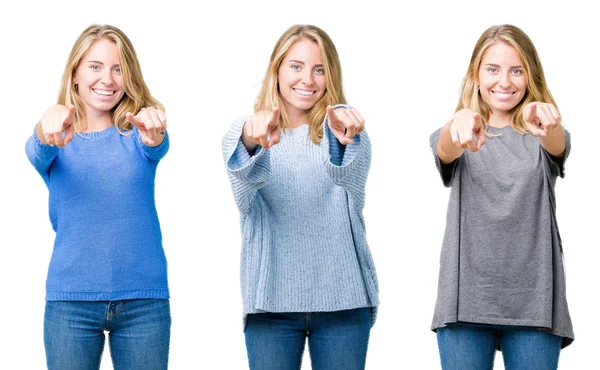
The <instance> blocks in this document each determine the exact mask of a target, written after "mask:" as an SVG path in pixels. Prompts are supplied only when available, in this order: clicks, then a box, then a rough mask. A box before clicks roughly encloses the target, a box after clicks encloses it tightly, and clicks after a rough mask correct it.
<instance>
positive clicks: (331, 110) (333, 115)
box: [327, 105, 340, 122]
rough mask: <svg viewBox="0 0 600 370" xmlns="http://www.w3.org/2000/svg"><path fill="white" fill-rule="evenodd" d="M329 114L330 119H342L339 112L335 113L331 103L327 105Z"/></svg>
mask: <svg viewBox="0 0 600 370" xmlns="http://www.w3.org/2000/svg"><path fill="white" fill-rule="evenodd" d="M327 116H328V117H329V119H330V120H331V121H335V122H338V121H339V120H340V119H339V118H338V116H337V114H336V113H335V109H333V107H332V106H331V105H328V106H327Z"/></svg>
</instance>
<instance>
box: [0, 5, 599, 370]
mask: <svg viewBox="0 0 600 370" xmlns="http://www.w3.org/2000/svg"><path fill="white" fill-rule="evenodd" d="M190 3H191V2H190ZM391 3H392V2H389V3H388V2H383V1H376V0H370V1H363V2H357V3H352V2H350V1H321V2H316V1H272V2H271V1H262V0H257V1H251V2H242V1H240V2H235V3H234V2H229V1H218V2H217V1H214V2H213V1H211V2H206V3H199V4H198V5H195V6H194V7H191V5H188V3H187V2H186V3H185V4H186V5H184V2H179V1H175V0H170V1H164V2H152V1H145V2H125V1H122V2H114V1H94V2H88V1H86V2H82V1H73V2H69V1H60V0H59V1H53V2H43V3H42V2H39V3H27V2H19V3H17V2H16V1H15V2H11V3H9V2H3V4H2V5H1V9H0V38H1V41H2V42H1V44H0V45H1V47H2V53H1V54H0V55H1V56H0V76H1V78H0V83H1V86H0V104H1V110H2V113H3V119H2V125H3V127H4V130H3V135H2V136H3V139H2V149H3V158H4V160H3V161H2V162H3V165H2V168H1V169H0V174H1V175H0V176H1V177H0V284H1V285H0V295H1V297H2V298H1V304H0V313H1V317H2V326H1V329H2V338H3V340H2V342H1V343H2V344H1V346H0V368H3V369H43V368H45V356H44V347H43V330H42V328H43V313H44V293H45V279H46V272H47V267H48V263H49V260H50V255H51V252H52V244H53V241H54V233H53V231H52V228H51V225H50V222H49V219H48V204H47V201H48V194H47V190H46V188H45V186H44V183H43V181H42V180H41V178H40V177H39V175H38V174H37V172H36V171H35V170H34V169H33V167H32V166H31V165H30V164H29V163H28V161H27V158H26V156H25V151H24V146H25V141H26V140H27V138H28V137H29V136H30V135H31V133H32V131H33V127H34V125H35V124H36V122H37V121H38V120H39V119H40V117H41V116H42V114H43V112H44V110H45V109H46V108H47V107H48V106H50V105H51V104H54V102H55V100H56V96H57V94H58V89H59V84H60V79H61V75H62V72H63V68H64V65H65V62H66V60H67V56H68V54H69V51H70V49H71V47H72V45H73V43H74V41H75V39H76V38H77V36H78V35H79V33H80V32H81V31H82V30H83V29H84V28H85V27H87V26H88V25H89V24H91V23H107V24H112V25H116V26H117V27H119V28H121V29H122V30H123V31H124V32H125V33H126V34H127V35H128V36H129V37H130V39H131V40H132V42H133V44H134V46H135V48H136V50H137V53H138V56H139V58H140V61H141V65H142V70H143V73H144V77H145V79H146V82H147V84H148V85H149V87H150V89H151V91H152V93H153V94H154V96H155V97H157V98H158V99H159V100H160V101H161V102H162V103H163V104H164V105H165V106H166V107H167V115H168V119H169V121H168V122H169V132H170V135H171V150H170V152H169V154H168V155H167V156H166V157H165V159H164V160H163V161H162V162H161V164H160V166H159V170H158V173H157V180H156V181H157V186H156V198H157V207H158V212H159V217H160V221H161V225H162V230H163V236H164V248H165V251H166V254H167V258H168V261H169V281H170V289H171V296H172V297H171V298H172V300H171V308H172V317H173V326H172V339H171V352H170V368H172V369H245V368H247V359H246V350H245V344H244V336H243V334H242V321H241V313H242V303H241V292H240V286H239V254H240V235H239V234H240V232H239V222H238V213H237V209H236V207H235V205H234V202H233V197H232V194H231V188H230V186H229V183H228V181H227V177H226V174H225V170H224V168H223V164H222V160H221V154H220V153H221V148H220V140H221V137H222V135H223V134H224V133H225V132H226V130H227V128H228V126H229V124H230V123H231V122H232V121H233V120H234V119H235V118H236V117H238V116H240V115H244V114H250V113H251V112H252V106H253V102H254V99H255V97H256V94H257V93H258V89H259V86H260V82H261V79H262V77H263V75H264V71H265V69H266V67H267V62H268V58H269V55H270V53H271V50H272V48H273V46H274V44H275V42H276V41H277V39H278V38H279V36H280V35H281V34H282V33H283V32H284V31H285V30H286V29H287V28H288V27H289V26H291V25H293V24H296V23H311V24H315V25H317V26H319V27H321V28H323V29H324V30H325V31H326V32H327V33H328V34H329V35H330V36H331V38H332V39H333V41H334V42H335V44H336V46H337V48H338V51H339V54H340V57H341V61H342V67H343V72H344V83H345V91H346V93H347V97H348V99H349V102H350V104H352V105H354V106H355V107H357V108H358V109H359V110H360V112H361V113H362V115H363V116H364V117H365V118H366V120H367V122H366V128H367V130H368V131H369V134H370V136H371V140H372V145H373V163H372V167H371V173H370V178H369V181H368V184H367V202H366V208H365V218H366V225H367V232H368V233H367V236H368V240H369V244H370V246H371V250H372V253H373V256H374V259H375V264H376V267H377V270H378V275H379V281H380V290H381V306H380V315H379V318H378V322H377V324H376V325H375V327H374V328H373V330H372V332H371V340H370V346H369V353H368V358H367V369H438V368H439V367H440V366H439V359H438V352H437V343H436V338H435V335H434V334H433V333H432V332H431V331H430V330H429V325H430V322H431V318H432V314H433V308H434V302H435V297H436V289H437V274H438V261H439V252H440V246H441V243H442V235H443V231H444V226H445V213H446V205H447V200H448V194H449V191H448V189H446V188H444V187H443V186H442V184H441V181H440V179H439V177H438V175H437V173H436V170H435V166H434V162H433V158H432V155H431V153H430V151H429V144H428V138H429V134H430V133H431V132H432V131H433V130H435V129H436V128H437V127H439V126H441V125H442V124H444V123H445V122H446V121H447V120H448V119H449V117H450V116H451V115H452V113H453V111H454V108H455V106H456V103H457V101H458V94H459V87H460V83H461V80H462V78H463V76H464V73H465V71H466V69H467V66H468V62H469V58H470V55H471V52H472V49H473V46H474V44H475V42H476V40H477V38H478V37H479V36H480V34H481V33H482V32H483V31H484V30H485V29H486V28H487V27H489V26H491V25H494V24H500V23H512V24H515V25H517V26H519V27H521V28H522V29H523V30H524V31H525V32H526V33H527V34H528V35H529V36H530V37H531V38H532V40H533V42H534V43H535V45H536V47H537V50H538V52H539V54H540V57H541V59H542V63H543V66H544V69H545V72H546V78H547V81H548V85H549V87H550V90H551V92H552V94H553V95H554V97H555V98H556V101H557V102H558V106H559V109H560V111H561V113H562V116H563V118H564V123H565V125H566V127H567V128H568V129H569V130H570V132H571V134H572V144H573V149H572V153H571V156H570V158H569V160H568V162H567V165H566V168H567V170H566V173H567V176H566V178H565V179H559V180H558V185H557V199H558V206H557V207H558V219H559V220H558V221H559V225H560V230H561V236H562V237H563V244H564V250H565V263H566V268H567V292H568V300H569V305H570V310H571V315H572V319H573V322H574V327H575V334H576V340H575V342H574V343H573V345H572V346H571V347H569V348H567V349H566V350H565V351H563V352H562V354H561V360H560V361H561V367H560V368H561V369H590V368H592V367H594V366H597V361H596V360H595V359H597V343H598V340H597V339H598V336H597V328H595V324H596V321H597V317H598V300H597V294H598V283H599V282H600V279H599V270H600V269H599V267H598V266H599V264H598V261H599V260H600V251H599V250H600V248H598V247H599V246H600V243H599V242H598V238H597V235H598V233H597V232H598V228H599V222H598V221H600V217H599V216H598V209H600V196H599V195H598V192H597V189H598V185H597V183H595V180H596V179H597V168H598V160H597V153H598V149H597V147H594V143H596V142H597V129H598V123H599V122H598V114H597V108H598V102H599V98H600V94H599V93H598V88H599V86H600V77H599V76H600V73H599V71H600V70H599V68H598V63H599V60H600V42H599V41H598V40H599V39H600V31H599V28H598V27H597V26H593V25H594V24H596V22H597V14H598V13H597V12H595V11H592V10H591V8H589V7H588V6H587V5H586V6H583V5H581V4H583V1H582V2H579V1H573V0H571V1H561V2H556V3H555V2H549V1H536V2H527V1H518V2H508V1H498V2H485V4H484V3H483V2H480V1H473V2H468V1H452V2H442V1H439V2H427V1H421V2H416V1H415V2H411V3H398V4H396V5H394V7H392V6H391V5H388V4H391ZM394 3H396V2H394ZM590 3H591V2H590ZM595 15H596V16H595ZM124 191H128V190H127V189H124ZM490 227H493V225H490ZM498 357H500V356H498ZM307 359H308V354H306V355H305V360H307ZM499 361H500V360H499V359H498V362H499ZM308 362H309V361H305V368H309V365H308V364H307V363H308ZM594 364H596V365H594ZM109 368H112V367H111V365H110V358H109V356H108V351H105V356H104V358H103V365H102V369H109ZM499 368H501V367H500V366H499Z"/></svg>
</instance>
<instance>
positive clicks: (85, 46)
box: [26, 25, 171, 370]
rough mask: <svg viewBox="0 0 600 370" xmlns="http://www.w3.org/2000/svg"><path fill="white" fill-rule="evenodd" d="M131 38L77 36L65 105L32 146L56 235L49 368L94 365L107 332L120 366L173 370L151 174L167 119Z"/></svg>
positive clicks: (49, 285)
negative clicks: (170, 360)
mask: <svg viewBox="0 0 600 370" xmlns="http://www.w3.org/2000/svg"><path fill="white" fill-rule="evenodd" d="M163 109H164V108H163V107H162V105H161V104H160V103H159V102H158V101H157V100H156V99H154V98H153V97H152V95H151V94H150V91H149V90H148V87H147V86H146V84H145V83H144V80H143V78H142V73H141V69H140V65H139V62H138V59H137V56H136V54H135V51H134V49H133V46H132V44H131V42H130V41H129V39H128V38H127V36H126V35H125V34H124V33H123V32H122V31H120V30H119V29H118V28H116V27H113V26H108V25H104V26H100V25H92V26H90V27H88V28H87V29H86V30H84V31H83V33H81V35H80V36H79V38H78V39H77V41H76V42H75V45H74V46H73V49H72V50H71V54H70V56H69V59H68V61H67V65H66V68H65V71H64V75H63V79H62V84H61V88H60V93H59V97H58V103H57V104H56V105H53V106H51V107H50V108H48V110H47V111H46V112H45V113H44V116H43V118H42V119H41V121H40V122H39V123H38V124H37V125H36V128H35V132H34V134H33V136H31V138H29V140H28V141H27V145H26V152H27V156H28V158H29V160H30V161H31V163H32V164H33V166H34V167H35V169H36V170H37V171H38V172H39V173H40V175H41V176H42V178H43V180H44V182H45V183H46V186H47V187H48V190H49V195H50V201H49V207H50V210H49V213H50V221H51V223H52V227H53V228H54V231H55V232H56V239H55V242H54V251H53V253H52V260H51V262H50V267H49V270H48V278H47V282H46V313H45V319H44V344H45V348H46V359H47V364H48V368H49V369H60V370H69V369H73V370H86V369H90V370H91V369H98V368H99V366H100V359H101V355H102V350H103V348H104V341H105V335H104V332H105V331H108V332H109V338H110V340H109V345H110V352H111V357H112V360H113V364H114V366H115V368H119V369H146V370H148V369H166V368H167V359H168V352H169V336H170V326H171V317H170V312H169V300H168V299H169V289H168V285H167V266H166V260H165V254H164V251H163V248H162V241H161V231H160V225H159V221H158V216H157V212H156V207H155V203H154V177H155V173H156V167H157V165H158V162H159V161H160V159H161V158H162V157H163V156H164V155H165V154H166V153H167V151H168V148H169V140H168V136H167V134H166V123H167V121H166V117H165V113H164V111H163Z"/></svg>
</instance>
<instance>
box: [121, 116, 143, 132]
mask: <svg viewBox="0 0 600 370" xmlns="http://www.w3.org/2000/svg"><path fill="white" fill-rule="evenodd" d="M125 118H127V120H128V121H129V123H131V124H132V125H134V126H135V127H137V128H138V129H140V128H143V129H145V126H144V122H142V121H141V120H140V119H139V118H137V117H136V116H134V115H133V114H132V113H131V112H127V114H125Z"/></svg>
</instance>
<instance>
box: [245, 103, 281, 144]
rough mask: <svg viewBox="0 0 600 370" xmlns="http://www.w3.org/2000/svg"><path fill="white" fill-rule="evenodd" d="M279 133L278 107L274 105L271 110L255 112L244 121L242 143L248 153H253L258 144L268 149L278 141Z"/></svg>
mask: <svg viewBox="0 0 600 370" xmlns="http://www.w3.org/2000/svg"><path fill="white" fill-rule="evenodd" d="M280 133H281V126H280V125H279V108H277V107H276V108H274V109H273V110H272V111H269V110H263V111H260V112H256V113H255V114H254V115H253V116H252V117H250V118H248V120H246V123H244V128H243V130H242V143H244V146H245V147H246V150H248V153H254V151H255V150H256V147H257V146H259V145H260V146H262V147H263V148H265V149H269V148H271V147H272V146H273V145H275V144H277V143H279V136H280Z"/></svg>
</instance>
